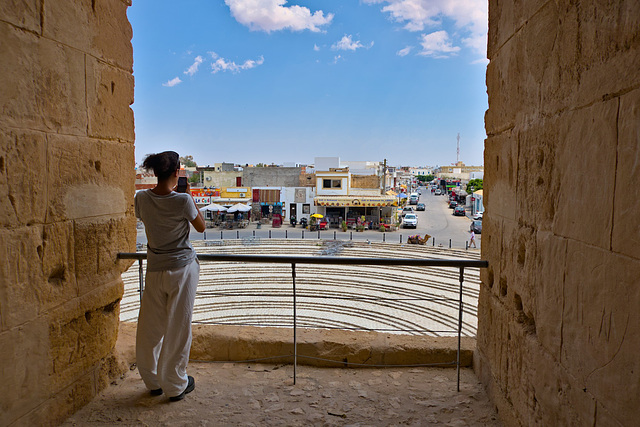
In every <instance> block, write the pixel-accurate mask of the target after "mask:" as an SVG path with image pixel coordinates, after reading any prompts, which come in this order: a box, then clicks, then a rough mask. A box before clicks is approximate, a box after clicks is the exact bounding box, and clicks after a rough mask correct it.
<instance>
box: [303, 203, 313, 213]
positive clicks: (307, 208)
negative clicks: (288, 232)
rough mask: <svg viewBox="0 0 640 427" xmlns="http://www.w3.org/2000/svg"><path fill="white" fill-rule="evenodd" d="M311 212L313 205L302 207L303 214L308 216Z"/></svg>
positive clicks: (306, 204)
mask: <svg viewBox="0 0 640 427" xmlns="http://www.w3.org/2000/svg"><path fill="white" fill-rule="evenodd" d="M310 212H311V205H310V204H309V203H305V204H303V205H302V213H303V214H308V213H310Z"/></svg>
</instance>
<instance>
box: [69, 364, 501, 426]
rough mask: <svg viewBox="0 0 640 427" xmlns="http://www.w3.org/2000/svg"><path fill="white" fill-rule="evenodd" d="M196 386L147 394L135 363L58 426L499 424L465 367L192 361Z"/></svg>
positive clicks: (471, 374)
mask: <svg viewBox="0 0 640 427" xmlns="http://www.w3.org/2000/svg"><path fill="white" fill-rule="evenodd" d="M189 373H190V374H191V375H192V376H194V378H195V379H196V389H195V390H194V391H193V392H192V393H190V394H188V395H187V396H186V398H185V399H184V400H182V401H180V402H169V399H168V398H167V396H164V395H163V396H158V397H152V396H150V395H149V393H148V391H147V390H146V389H145V387H144V385H143V383H142V380H141V379H140V377H139V375H138V372H137V370H136V369H135V366H134V367H133V368H132V371H130V372H129V374H128V375H127V376H126V377H125V378H124V379H122V380H120V381H118V383H117V384H116V385H113V386H111V387H109V388H107V389H106V390H105V391H103V393H102V394H100V395H99V396H98V397H97V398H96V399H95V400H94V401H93V402H92V403H90V404H89V405H87V406H86V407H84V408H83V409H82V410H80V411H79V412H77V413H76V414H75V415H74V416H73V417H71V418H70V419H68V420H67V422H66V423H65V424H64V425H65V426H111V425H121V426H134V425H135V426H139V425H141V426H168V425H171V426H187V425H189V426H191V425H196V426H272V425H273V426H307V425H313V426H396V425H397V426H399V425H410V426H421V425H445V426H499V425H500V423H499V421H498V420H497V414H496V412H495V410H494V408H493V406H492V405H491V403H490V402H489V400H488V398H487V395H486V393H485V391H484V389H483V388H482V385H481V384H480V383H479V382H478V380H477V378H476V377H475V375H474V373H473V371H472V370H469V369H465V370H463V371H462V372H461V379H462V381H461V386H460V392H459V393H458V392H456V371H455V369H438V368H403V369H397V368H393V369H392V368H390V369H328V368H315V367H308V366H298V369H297V381H296V384H295V385H294V384H293V379H292V378H293V366H291V365H286V366H281V365H253V364H231V363H225V364H215V363H206V362H199V363H198V362H196V363H194V362H192V363H190V364H189Z"/></svg>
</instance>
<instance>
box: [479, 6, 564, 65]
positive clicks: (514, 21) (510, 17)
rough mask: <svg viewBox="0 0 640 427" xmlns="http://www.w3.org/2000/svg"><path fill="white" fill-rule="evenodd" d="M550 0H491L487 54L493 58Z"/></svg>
mask: <svg viewBox="0 0 640 427" xmlns="http://www.w3.org/2000/svg"><path fill="white" fill-rule="evenodd" d="M545 3H547V4H548V3H553V2H549V1H548V0H534V1H527V0H514V1H508V2H497V1H490V2H488V4H489V43H488V50H487V54H488V57H489V58H491V57H493V55H494V54H495V53H496V52H497V51H498V50H499V48H500V47H501V46H502V45H503V44H504V43H505V42H506V41H507V40H508V39H509V38H510V37H511V36H513V35H514V34H515V33H516V32H517V31H519V30H520V28H521V27H522V26H523V25H525V24H526V23H527V21H529V20H532V21H533V20H535V19H536V17H535V16H533V15H534V14H535V13H536V12H537V11H538V10H539V9H540V7H542V6H543V5H544V4H545Z"/></svg>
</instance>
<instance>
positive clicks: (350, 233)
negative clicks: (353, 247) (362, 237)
mask: <svg viewBox="0 0 640 427" xmlns="http://www.w3.org/2000/svg"><path fill="white" fill-rule="evenodd" d="M349 240H353V231H350V232H349Z"/></svg>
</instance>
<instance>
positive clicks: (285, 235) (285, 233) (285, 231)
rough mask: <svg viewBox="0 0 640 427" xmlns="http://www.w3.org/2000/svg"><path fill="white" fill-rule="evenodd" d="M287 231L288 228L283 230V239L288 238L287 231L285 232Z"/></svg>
mask: <svg viewBox="0 0 640 427" xmlns="http://www.w3.org/2000/svg"><path fill="white" fill-rule="evenodd" d="M287 231H289V230H284V238H285V239H288V238H289V237H288V233H287Z"/></svg>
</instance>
